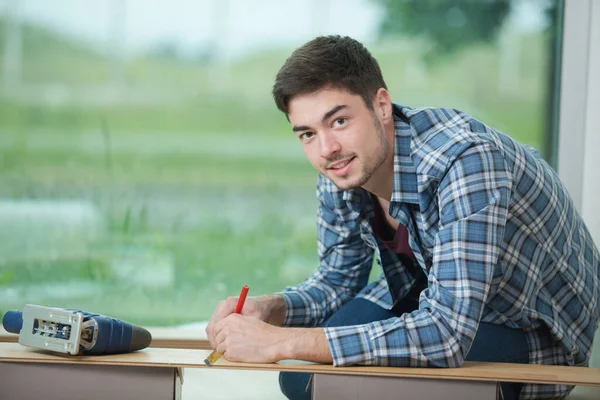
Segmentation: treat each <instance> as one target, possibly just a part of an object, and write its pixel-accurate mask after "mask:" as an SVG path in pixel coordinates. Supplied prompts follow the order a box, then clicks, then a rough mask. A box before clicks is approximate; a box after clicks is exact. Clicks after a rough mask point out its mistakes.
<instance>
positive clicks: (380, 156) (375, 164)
mask: <svg viewBox="0 0 600 400" xmlns="http://www.w3.org/2000/svg"><path fill="white" fill-rule="evenodd" d="M372 115H373V127H374V128H375V132H376V133H377V140H378V141H379V146H378V147H377V149H376V152H375V154H371V155H365V156H364V157H363V159H362V161H363V163H362V168H361V171H360V175H359V176H358V178H357V179H356V180H355V181H346V182H337V181H336V179H337V177H334V178H330V180H331V181H332V182H333V183H334V184H335V186H337V187H338V189H340V190H349V189H355V188H358V187H361V186H363V185H364V184H366V183H367V182H368V181H369V179H371V177H372V176H373V174H374V173H375V171H376V170H377V168H379V167H381V165H383V163H384V162H385V159H386V158H387V155H388V154H389V150H390V144H389V143H388V141H387V139H386V137H385V132H384V130H383V126H381V123H380V122H379V119H378V118H377V117H376V116H375V114H374V113H372ZM352 156H355V157H356V160H358V156H356V154H354V155H344V156H338V157H335V158H333V159H330V160H327V163H328V164H331V163H334V162H336V161H338V160H344V159H348V158H351V157H352Z"/></svg>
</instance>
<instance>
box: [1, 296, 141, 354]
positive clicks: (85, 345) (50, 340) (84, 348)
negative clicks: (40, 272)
mask: <svg viewBox="0 0 600 400" xmlns="http://www.w3.org/2000/svg"><path fill="white" fill-rule="evenodd" d="M2 325H3V326H4V329H5V330H6V331H7V332H11V333H16V334H18V335H19V344H21V345H23V346H29V347H34V348H37V349H44V350H49V351H54V352H58V353H65V354H69V355H100V354H118V353H128V352H132V351H137V350H141V349H144V348H146V347H148V346H149V345H150V342H151V341H152V335H151V334H150V332H148V331H147V330H146V329H144V328H141V327H139V326H136V325H133V324H130V323H128V322H125V321H121V320H118V319H115V318H110V317H107V316H104V315H100V314H96V313H90V312H85V311H81V310H75V309H69V308H56V307H44V306H38V305H33V304H27V305H25V306H24V307H23V311H22V312H21V311H17V310H10V311H7V312H6V314H4V317H3V318H2Z"/></svg>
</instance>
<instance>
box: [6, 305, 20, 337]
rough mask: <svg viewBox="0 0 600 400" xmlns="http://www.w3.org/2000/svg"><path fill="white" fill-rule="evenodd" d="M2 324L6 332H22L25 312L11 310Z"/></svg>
mask: <svg viewBox="0 0 600 400" xmlns="http://www.w3.org/2000/svg"><path fill="white" fill-rule="evenodd" d="M2 326H3V327H4V329H5V330H6V332H10V333H16V334H17V335H18V334H19V332H21V327H22V326H23V313H22V312H21V311H17V310H9V311H7V312H6V314H4V317H3V318H2Z"/></svg>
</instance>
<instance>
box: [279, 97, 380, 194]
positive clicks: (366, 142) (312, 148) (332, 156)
mask: <svg viewBox="0 0 600 400" xmlns="http://www.w3.org/2000/svg"><path fill="white" fill-rule="evenodd" d="M288 118H289V120H290V122H291V124H292V129H293V130H294V133H295V134H296V136H297V137H298V139H299V140H300V142H301V143H302V148H303V150H304V154H306V157H307V158H308V160H309V161H310V163H311V164H312V165H313V167H315V169H316V170H317V171H319V172H320V173H322V174H323V175H325V176H326V177H327V178H329V179H330V180H331V181H333V183H335V185H336V186H337V187H338V188H340V189H342V190H346V189H351V188H356V187H359V186H363V185H364V184H365V183H367V182H368V181H369V179H370V178H371V176H372V175H373V173H374V172H375V171H376V170H377V168H379V167H380V166H381V165H382V164H383V163H384V161H385V159H386V157H387V155H388V154H389V150H390V143H389V142H388V140H387V138H386V137H385V133H384V129H383V125H382V122H381V121H380V120H379V118H378V117H377V115H376V114H375V113H374V112H373V111H372V110H370V109H369V108H367V106H366V105H365V103H364V101H363V99H362V98H361V97H360V96H358V95H354V94H351V93H349V92H347V91H345V90H341V89H323V90H320V91H318V92H315V93H310V94H305V95H298V96H296V97H293V98H292V100H291V101H290V103H289V114H288Z"/></svg>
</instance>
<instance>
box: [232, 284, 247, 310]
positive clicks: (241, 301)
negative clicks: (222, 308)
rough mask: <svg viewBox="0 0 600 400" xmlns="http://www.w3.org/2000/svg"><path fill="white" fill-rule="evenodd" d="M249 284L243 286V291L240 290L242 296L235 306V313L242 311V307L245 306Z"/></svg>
mask: <svg viewBox="0 0 600 400" xmlns="http://www.w3.org/2000/svg"><path fill="white" fill-rule="evenodd" d="M248 289H249V287H248V285H244V286H242V291H241V292H240V298H239V299H238V302H237V305H236V306H235V313H236V314H239V313H241V312H242V308H244V302H245V301H246V295H247V294H248Z"/></svg>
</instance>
